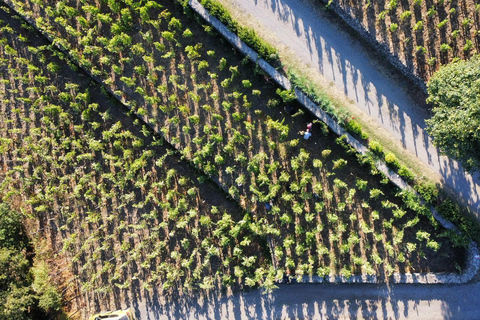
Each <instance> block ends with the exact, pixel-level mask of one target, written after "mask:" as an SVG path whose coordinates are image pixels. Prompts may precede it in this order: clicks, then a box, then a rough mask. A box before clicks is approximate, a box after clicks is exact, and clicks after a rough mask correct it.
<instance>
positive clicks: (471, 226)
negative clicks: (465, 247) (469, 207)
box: [435, 199, 480, 243]
mask: <svg viewBox="0 0 480 320" xmlns="http://www.w3.org/2000/svg"><path fill="white" fill-rule="evenodd" d="M435 209H436V210H437V211H438V213H440V214H441V215H442V216H443V217H444V218H445V219H447V220H449V221H451V222H452V223H454V224H455V225H456V226H457V227H458V228H459V229H460V230H461V231H462V232H463V234H464V236H466V237H469V238H471V239H473V240H474V241H476V242H477V243H479V241H480V226H479V225H478V222H477V221H476V220H475V218H474V217H473V216H472V215H471V214H469V213H468V212H465V210H462V209H461V208H460V206H459V205H458V204H456V203H455V202H453V201H452V200H449V199H448V200H445V201H443V202H442V203H441V204H440V205H438V206H436V207H435ZM456 240H458V239H456ZM456 242H457V243H467V242H468V240H458V241H456Z"/></svg>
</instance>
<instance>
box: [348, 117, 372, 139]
mask: <svg viewBox="0 0 480 320" xmlns="http://www.w3.org/2000/svg"><path fill="white" fill-rule="evenodd" d="M346 129H347V130H348V132H350V133H352V134H356V135H357V136H359V137H361V138H362V139H367V138H368V135H367V134H366V133H364V132H363V131H362V126H361V125H360V123H358V122H357V121H355V120H353V119H352V120H350V121H349V122H347V124H346Z"/></svg>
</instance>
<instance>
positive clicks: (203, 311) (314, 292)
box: [137, 283, 480, 320]
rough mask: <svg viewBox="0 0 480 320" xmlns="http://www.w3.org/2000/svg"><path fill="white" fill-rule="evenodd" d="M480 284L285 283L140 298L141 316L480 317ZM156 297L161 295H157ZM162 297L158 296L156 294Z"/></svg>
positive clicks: (465, 319) (239, 317) (294, 317)
mask: <svg viewBox="0 0 480 320" xmlns="http://www.w3.org/2000/svg"><path fill="white" fill-rule="evenodd" d="M479 290H480V284H479V283H477V284H468V285H462V286H445V285H423V286H417V285H395V286H391V287H388V286H386V285H378V286H376V285H305V284H303V285H300V284H297V285H281V286H280V289H278V290H276V291H275V292H274V293H273V294H270V295H263V294H262V293H261V292H260V291H252V292H248V293H242V294H236V295H233V296H230V297H218V296H214V295H212V296H209V297H197V298H191V299H188V300H186V299H171V300H172V301H161V302H158V303H149V302H147V301H142V302H140V303H139V305H138V308H137V311H139V315H140V316H141V317H140V319H149V320H153V319H218V320H220V319H222V320H223V319H396V320H399V319H422V320H428V319H432V320H433V319H435V320H438V319H463V320H469V319H472V320H473V319H478V318H479V314H480V296H479V295H478V292H479ZM154 301H155V300H154ZM156 301H158V300H156Z"/></svg>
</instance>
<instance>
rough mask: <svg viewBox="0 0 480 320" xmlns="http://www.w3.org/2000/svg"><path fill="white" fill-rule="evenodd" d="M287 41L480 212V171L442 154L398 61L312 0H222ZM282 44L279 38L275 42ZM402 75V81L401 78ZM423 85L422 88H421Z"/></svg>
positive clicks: (296, 53)
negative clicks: (381, 55) (388, 60)
mask: <svg viewBox="0 0 480 320" xmlns="http://www.w3.org/2000/svg"><path fill="white" fill-rule="evenodd" d="M220 2H223V3H228V4H229V5H230V7H233V8H234V10H236V11H237V10H238V11H240V12H241V14H242V15H246V16H248V19H251V20H252V21H253V20H254V21H255V23H254V24H257V25H259V26H261V27H262V28H263V29H265V30H267V31H269V32H271V36H272V37H271V38H274V39H275V40H276V41H277V42H280V43H279V44H280V45H281V46H285V47H288V48H289V50H290V51H293V53H294V54H295V56H296V57H297V58H298V59H300V60H301V61H302V62H303V63H304V64H305V65H307V66H309V67H310V68H313V69H315V70H317V71H318V72H320V73H321V74H322V75H323V77H324V78H325V79H326V80H327V81H332V82H334V83H335V86H336V87H337V89H339V90H341V91H342V92H343V93H344V94H345V95H346V96H348V98H349V99H351V100H352V101H354V103H355V105H356V106H357V107H358V108H359V109H361V110H362V111H363V112H364V113H366V114H367V115H369V116H370V117H371V118H372V119H373V120H374V121H375V122H376V123H377V124H378V125H379V126H381V127H383V128H384V129H385V130H387V131H388V132H389V133H391V134H392V135H393V137H394V138H396V140H398V141H399V143H401V145H402V146H403V147H404V148H405V149H407V150H408V151H409V152H411V153H412V154H414V155H416V157H417V158H418V159H419V160H421V161H422V162H423V163H425V164H426V165H428V167H430V168H431V169H432V171H433V172H435V173H438V175H440V176H441V179H442V181H443V182H444V183H445V184H446V186H447V187H448V188H450V189H451V190H453V191H454V193H455V194H457V195H458V197H459V198H461V199H463V200H464V201H465V202H467V203H468V204H469V205H470V206H471V208H472V209H473V210H474V211H476V212H477V218H479V215H478V213H479V212H480V180H479V174H478V173H476V174H475V175H473V177H472V176H471V175H469V174H467V173H464V171H463V169H462V168H461V167H460V166H459V164H458V163H456V162H455V161H452V160H450V159H448V158H447V157H444V156H439V154H438V151H437V149H436V148H435V147H434V146H433V144H432V142H431V140H430V137H429V136H428V135H427V133H426V132H425V131H424V128H425V122H424V119H426V118H428V111H427V109H426V107H425V103H424V100H423V99H422V98H420V99H419V98H418V97H421V96H422V95H421V94H419V93H418V92H413V91H412V86H411V85H409V84H406V83H405V81H401V79H403V78H402V77H399V76H397V75H396V71H395V70H392V69H393V67H391V66H389V65H386V64H385V63H379V62H378V59H377V58H376V57H375V55H373V54H372V53H371V52H368V50H369V49H368V48H366V46H364V45H363V44H362V43H361V42H360V41H358V39H357V38H355V37H354V36H352V35H351V34H349V33H348V32H345V31H344V29H345V28H344V27H343V26H342V25H339V23H338V22H332V19H328V18H327V15H329V14H333V13H331V12H329V11H325V10H322V9H321V8H322V7H323V4H321V2H319V1H316V2H314V1H312V0H220ZM274 44H278V43H274ZM399 79H400V81H399ZM418 91H420V89H418Z"/></svg>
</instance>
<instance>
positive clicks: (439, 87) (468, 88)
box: [426, 55, 480, 171]
mask: <svg viewBox="0 0 480 320" xmlns="http://www.w3.org/2000/svg"><path fill="white" fill-rule="evenodd" d="M428 94H429V96H428V99H427V102H428V103H430V104H432V105H433V116H432V118H430V119H428V120H427V121H426V123H427V132H428V133H429V134H430V135H431V136H432V137H433V143H434V144H435V146H437V147H438V148H439V150H440V152H441V153H442V154H445V155H448V156H450V157H452V158H454V159H456V160H458V161H459V162H461V163H462V165H463V167H464V168H465V169H466V170H467V171H475V170H477V169H479V168H480V56H479V55H476V56H474V57H472V58H471V59H470V60H468V61H459V62H455V63H451V64H449V65H446V66H443V67H441V68H440V70H438V71H437V72H436V73H435V74H434V75H433V77H432V78H431V79H430V81H429V83H428Z"/></svg>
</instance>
